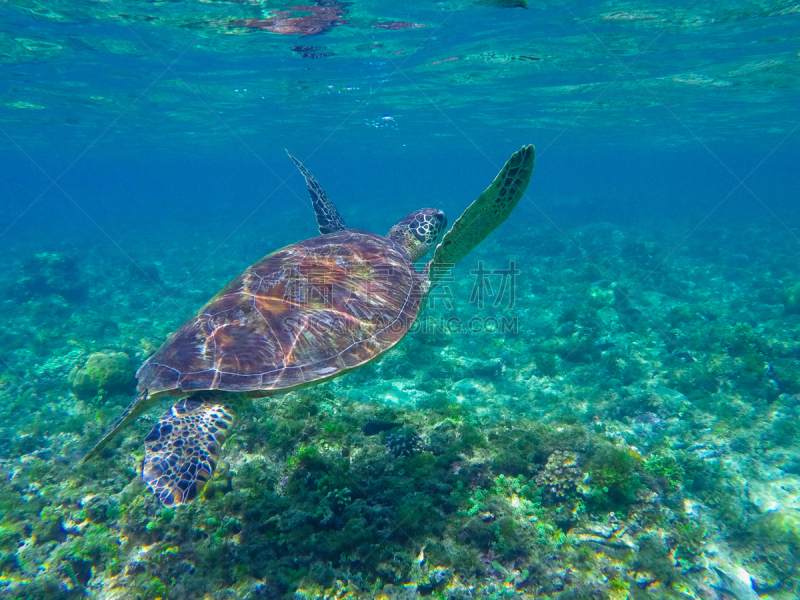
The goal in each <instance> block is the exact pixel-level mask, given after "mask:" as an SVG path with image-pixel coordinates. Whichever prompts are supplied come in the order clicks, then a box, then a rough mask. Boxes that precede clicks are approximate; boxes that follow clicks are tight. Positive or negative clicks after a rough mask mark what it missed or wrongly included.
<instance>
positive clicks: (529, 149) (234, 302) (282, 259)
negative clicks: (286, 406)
mask: <svg viewBox="0 0 800 600" xmlns="http://www.w3.org/2000/svg"><path fill="white" fill-rule="evenodd" d="M289 157H290V158H291V159H292V160H293V161H294V163H295V165H297V168H298V169H299V170H300V172H301V173H302V174H303V177H304V178H305V181H306V185H307V187H308V191H309V194H310V195H311V201H312V204H313V207H314V211H315V213H316V217H317V223H318V225H319V232H320V234H321V235H319V236H318V237H314V238H311V239H309V240H305V241H302V242H297V243H295V244H291V245H290V246H286V247H285V248H281V249H280V250H277V251H275V252H273V253H272V254H269V255H267V256H266V257H264V258H262V259H261V260H259V261H258V262H257V263H255V264H254V265H253V266H251V267H250V268H248V269H247V270H245V271H244V273H242V274H241V275H239V276H238V277H236V278H235V279H234V280H233V281H231V282H230V283H229V284H228V285H227V286H225V287H224V288H223V289H222V291H220V292H219V293H218V294H217V295H216V296H214V298H212V299H211V300H210V301H209V302H208V303H207V304H206V305H205V306H203V308H201V309H200V310H199V311H198V312H197V313H196V314H195V315H194V316H193V317H192V318H191V319H189V320H188V321H187V322H186V323H185V324H184V325H183V326H182V327H181V328H180V329H178V330H177V331H176V332H175V333H174V334H172V335H171V336H170V337H169V339H168V340H167V341H166V342H164V344H163V345H162V346H161V348H159V349H158V350H157V351H156V353H155V354H153V355H152V356H151V357H150V358H149V359H148V360H147V361H146V362H145V363H144V364H143V365H142V367H141V368H140V369H139V371H138V372H137V374H136V377H137V378H138V390H139V392H140V393H139V395H138V396H137V397H136V398H135V400H134V401H133V402H132V403H131V404H130V406H128V407H127V408H126V409H125V411H124V412H123V413H122V415H120V417H119V418H118V419H117V420H116V421H115V422H114V423H113V425H112V426H111V427H110V429H109V430H108V432H107V433H106V434H105V435H104V436H103V438H102V439H101V440H100V442H99V443H98V444H97V445H96V446H95V447H94V448H92V450H91V451H90V452H89V453H88V454H87V455H86V457H85V458H84V459H83V460H84V461H86V460H88V459H89V458H91V457H92V456H94V455H95V454H97V453H98V452H99V451H100V450H101V449H102V448H103V447H104V446H105V445H106V444H107V443H108V442H109V440H110V439H111V438H112V436H113V435H114V434H116V433H117V432H118V431H119V430H120V429H121V428H122V427H123V426H124V425H126V424H128V423H129V422H131V421H132V420H133V419H135V418H136V417H137V416H138V415H139V414H141V413H142V412H143V411H144V410H146V409H148V408H149V407H150V406H151V405H152V404H153V403H154V402H156V401H157V400H159V399H160V398H162V397H165V396H172V397H178V398H181V399H180V400H178V402H177V403H176V404H175V405H173V406H172V407H171V408H170V409H169V410H167V411H166V412H165V413H164V414H163V415H162V416H161V418H160V419H159V421H158V423H156V425H155V427H153V430H152V431H151V432H150V433H149V435H148V436H147V437H146V438H145V452H144V459H143V461H142V469H141V474H142V478H143V479H144V481H145V483H147V485H148V486H149V487H150V489H151V490H152V491H153V492H154V493H155V494H156V495H157V496H158V498H159V500H160V501H161V502H162V503H163V504H164V505H165V506H174V505H179V504H186V503H188V502H190V501H191V500H192V499H193V498H195V496H197V494H198V492H199V491H200V490H202V489H203V486H204V485H205V483H206V482H207V481H208V479H209V478H210V477H211V475H212V474H213V472H214V469H215V467H216V463H217V457H218V456H219V452H220V448H221V446H222V444H223V443H224V441H225V437H226V435H227V433H228V430H229V429H230V426H231V423H232V422H233V412H232V410H231V403H230V401H231V400H232V398H233V396H232V394H230V393H231V392H238V393H239V394H244V395H247V396H250V397H261V396H268V395H273V394H276V393H281V392H285V391H287V390H293V389H298V388H301V387H305V386H309V385H314V384H317V383H321V382H323V381H327V380H329V379H332V378H334V377H337V376H339V375H343V374H344V373H347V372H348V371H351V370H353V369H355V368H358V367H360V366H362V365H363V364H365V363H367V362H369V361H371V360H374V359H375V358H377V357H379V356H381V355H382V354H383V353H384V352H386V351H387V350H389V349H390V348H392V346H394V345H395V344H397V342H399V341H400V340H401V339H402V338H403V336H404V335H405V334H406V333H407V332H408V330H409V328H410V327H411V325H412V324H413V323H414V321H415V320H416V318H417V315H418V314H419V311H420V309H421V308H422V305H423V300H424V299H425V297H426V295H427V293H428V291H429V290H430V289H431V287H432V285H433V284H435V283H436V281H437V279H439V278H440V277H441V275H442V274H443V273H444V272H446V267H445V265H447V266H449V265H452V264H454V263H456V262H458V261H459V260H460V259H461V258H463V257H464V256H466V254H467V253H468V252H469V251H470V250H472V249H473V248H474V247H475V246H476V245H477V244H479V243H480V242H481V241H482V240H483V239H484V238H485V237H486V236H487V235H489V234H490V233H491V232H492V231H493V230H494V229H495V228H496V227H497V226H498V225H500V223H502V222H503V221H505V219H506V218H507V217H508V216H509V214H511V211H512V210H513V209H514V207H515V206H516V205H517V203H518V202H519V200H520V198H521V197H522V195H523V193H524V192H525V188H526V187H527V186H528V181H529V180H530V177H531V173H532V171H533V162H534V149H533V146H524V147H522V148H521V149H520V150H518V151H517V152H515V153H514V154H513V155H512V156H511V158H510V159H509V160H508V162H507V163H506V164H505V166H504V167H503V168H502V170H501V171H500V173H499V174H498V175H497V177H496V178H495V180H494V181H493V182H492V184H491V185H490V186H489V187H488V188H487V189H486V190H485V191H484V192H483V193H482V194H481V195H480V196H479V197H478V199H477V200H475V202H473V203H472V204H471V205H470V206H469V207H468V208H467V210H466V211H465V212H464V214H463V215H461V217H460V218H459V219H458V220H457V221H456V222H455V224H454V225H453V227H452V228H451V229H450V231H448V232H447V234H446V235H445V236H444V238H443V239H442V241H441V243H440V244H439V245H438V246H436V248H435V250H434V254H433V259H432V260H431V261H430V262H428V263H427V265H425V267H424V268H423V269H422V271H421V272H420V271H417V269H416V268H415V266H414V265H415V263H416V262H417V261H419V260H420V259H421V258H422V257H423V256H425V255H426V254H427V253H428V252H430V250H431V249H433V248H434V245H435V244H436V240H437V239H438V237H439V235H440V234H441V232H442V231H443V230H444V228H445V226H446V224H447V221H446V219H445V216H444V213H442V211H440V210H438V209H435V208H425V209H422V210H417V211H415V212H412V213H411V214H409V215H407V216H406V217H404V218H403V219H401V220H400V222H398V223H397V224H396V225H395V226H394V227H392V228H391V229H390V230H389V232H388V233H387V234H386V235H385V236H381V235H376V234H374V233H368V232H366V231H360V230H358V229H348V228H347V227H346V226H345V224H344V220H343V219H342V217H341V215H340V214H339V212H338V211H337V210H336V207H335V206H334V205H333V204H332V203H331V201H330V200H329V199H328V196H327V195H326V194H325V191H324V190H323V189H322V187H321V186H320V185H319V183H318V182H317V180H316V179H315V178H314V176H313V175H312V174H311V173H310V172H309V171H308V169H306V168H305V167H304V166H303V164H302V163H301V162H300V161H298V160H297V159H296V158H295V157H293V156H292V155H291V154H289Z"/></svg>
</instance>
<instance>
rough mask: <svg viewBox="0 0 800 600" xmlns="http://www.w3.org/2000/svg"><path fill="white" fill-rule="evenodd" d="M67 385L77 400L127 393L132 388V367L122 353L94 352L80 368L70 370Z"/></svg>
mask: <svg viewBox="0 0 800 600" xmlns="http://www.w3.org/2000/svg"><path fill="white" fill-rule="evenodd" d="M69 383H70V385H71V386H72V391H73V392H74V393H75V395H76V396H78V397H79V398H91V397H93V396H96V395H97V394H98V393H100V392H123V391H129V390H131V388H132V387H133V386H134V372H133V365H132V363H131V359H130V357H129V356H128V355H127V354H125V353H124V352H96V353H94V354H92V355H90V356H89V358H88V359H87V360H86V363H85V364H84V365H83V366H82V367H75V368H74V369H73V370H72V372H71V373H70V374H69Z"/></svg>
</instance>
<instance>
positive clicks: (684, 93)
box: [0, 0, 800, 600]
mask: <svg viewBox="0 0 800 600" xmlns="http://www.w3.org/2000/svg"><path fill="white" fill-rule="evenodd" d="M503 4H506V6H503ZM508 4H521V3H502V2H467V1H455V0H453V1H451V0H447V1H444V2H436V3H426V4H422V3H420V4H419V5H415V4H413V3H411V4H410V3H396V2H395V3H390V2H386V1H385V0H371V1H364V2H362V1H359V0H355V1H353V2H351V3H337V2H324V1H323V2H321V3H320V4H313V5H306V6H305V7H300V8H297V7H296V5H294V4H291V3H289V2H278V1H274V2H273V1H267V0H254V1H251V2H244V1H241V2H240V1H231V2H228V1H208V2H189V1H173V2H132V1H127V2H122V1H116V0H114V1H110V2H66V1H64V2H60V1H48V2H44V1H34V0H7V1H5V2H2V3H0V248H1V249H2V251H0V311H2V313H1V314H2V315H3V317H2V321H3V323H4V325H3V327H2V328H0V402H2V406H3V407H4V409H0V475H2V481H0V518H2V524H1V525H0V571H2V575H1V576H0V597H10V598H36V599H37V600H38V599H44V598H70V599H71V598H84V597H86V598H143V599H155V598H160V597H164V598H171V599H173V598H180V599H183V598H187V599H193V598H215V599H216V598H237V599H238V598H241V599H244V598H250V599H253V598H262V597H263V598H280V597H287V598H377V597H385V598H398V599H400V598H404V599H405V598H417V597H437V598H447V599H448V600H457V599H460V598H467V597H470V598H472V597H479V598H501V597H509V598H511V597H526V598H554V599H555V598H564V599H566V598H589V597H593V598H595V597H596V598H608V599H609V600H622V599H624V598H630V599H632V600H638V599H640V598H687V597H688V598H730V597H734V598H737V599H739V600H742V599H752V598H755V597H758V596H762V597H768V598H776V599H786V600H790V599H792V598H796V597H798V594H800V537H798V532H800V513H798V511H800V427H799V426H798V424H797V423H798V419H800V367H798V365H797V360H798V358H800V350H798V345H797V344H798V335H800V262H799V261H800V237H798V236H800V192H799V191H798V190H800V168H798V164H800V143H799V140H800V137H798V136H800V134H799V133H798V131H797V130H798V128H800V45H798V42H799V41H800V6H799V5H797V4H796V3H794V2H785V1H779V2H743V1H731V2H718V3H701V2H685V3H678V4H675V3H657V2H645V1H636V2H634V1H630V2H599V1H581V2H573V1H570V0H566V1H564V2H561V1H554V2H550V1H547V2H539V3H531V4H530V6H528V7H527V8H522V7H521V6H518V5H517V6H507V5H508ZM315 11H317V12H319V13H320V14H322V13H324V14H326V15H330V14H331V13H330V12H325V11H333V12H334V13H335V14H334V16H333V17H325V18H322V20H321V21H320V20H317V21H315V22H314V23H309V21H308V20H307V21H303V22H300V24H301V26H304V27H311V26H314V27H318V28H322V29H323V31H321V32H320V33H317V34H315V35H308V36H301V34H300V33H293V34H281V33H278V32H275V31H269V30H265V29H257V28H253V27H252V26H251V27H247V26H245V25H244V23H245V22H247V21H248V20H255V21H259V22H262V23H266V22H267V21H270V19H272V21H274V20H275V19H276V18H283V19H298V18H301V19H302V18H304V17H308V15H310V14H311V15H313V14H314V13H315ZM276 15H277V16H276ZM281 15H283V16H282V17H281ZM326 19H327V20H326ZM294 22H295V23H297V21H294ZM251 25H252V21H251ZM269 26H270V27H272V25H269ZM264 27H267V25H264ZM528 143H533V144H535V146H536V150H537V158H536V166H535V169H534V173H533V178H532V181H531V184H530V187H529V188H528V191H527V193H526V195H525V197H524V198H523V199H522V201H521V202H520V204H519V206H518V207H517V208H516V210H515V211H514V213H513V215H512V217H511V219H509V221H508V222H507V223H505V224H504V225H502V226H501V228H500V229H498V230H497V231H496V232H495V233H494V234H493V235H492V236H491V237H490V238H489V239H487V240H486V241H485V242H484V243H483V244H482V245H481V246H480V247H479V248H478V249H476V250H475V251H474V252H473V254H471V255H470V256H469V257H468V258H467V259H465V260H464V261H463V262H462V263H461V264H460V265H459V266H458V267H457V268H456V269H455V270H454V275H455V277H456V278H455V282H454V283H453V284H452V290H453V292H454V306H453V307H443V306H441V305H440V306H438V307H437V306H433V307H429V309H428V311H427V313H426V315H427V316H428V317H430V318H432V319H434V320H436V319H446V318H448V317H452V316H457V317H458V318H460V319H461V320H462V321H466V320H467V319H469V318H471V317H473V316H478V317H480V318H483V319H486V318H495V319H502V318H508V319H515V323H516V324H517V325H518V327H516V328H515V330H514V331H508V332H496V331H490V332H482V333H477V334H464V335H461V334H459V333H458V332H453V331H449V332H447V331H446V332H442V331H441V330H436V329H434V330H427V331H426V330H420V331H414V332H412V333H411V334H409V336H407V338H406V339H405V340H404V341H403V342H402V343H401V344H400V345H398V347H397V348H396V349H394V350H393V351H392V352H391V353H389V354H388V355H387V356H386V357H385V358H383V359H382V360H381V361H380V362H378V363H375V364H371V365H368V366H366V367H364V368H363V369H361V370H359V371H358V372H355V373H352V374H349V375H348V376H347V377H344V378H341V379H338V380H336V381H334V382H331V383H327V384H324V385H322V386H319V387H316V388H312V389H310V390H307V391H306V390H304V391H298V392H293V393H291V394H288V395H286V396H281V397H279V398H276V399H269V400H262V401H259V402H256V403H255V404H254V405H253V406H250V407H248V408H244V409H242V412H241V413H240V414H238V415H237V421H236V429H235V431H234V434H233V435H232V437H231V440H230V441H229V442H228V444H227V445H226V446H225V449H224V451H223V456H222V458H223V460H222V461H221V466H220V468H219V469H218V471H219V473H218V476H217V477H216V478H215V479H214V480H212V483H211V484H209V486H210V490H211V491H210V492H208V493H207V494H206V495H205V496H204V497H203V498H201V499H199V500H198V501H197V502H196V503H194V504H192V505H191V506H189V507H186V508H182V509H180V510H178V511H171V510H165V509H163V508H162V507H160V506H159V505H158V503H157V502H156V501H155V500H154V499H153V498H152V497H151V496H150V495H149V493H148V492H147V491H146V489H145V488H144V486H143V485H142V484H141V483H140V482H139V481H138V473H137V469H138V465H139V463H140V461H141V456H142V448H141V446H142V439H143V437H144V436H145V435H146V433H147V431H149V429H150V428H151V427H152V424H153V422H154V419H155V418H156V417H157V413H158V412H159V411H160V410H162V409H163V408H166V405H165V406H164V407H162V408H160V409H158V410H154V411H153V413H151V414H150V416H149V417H144V418H143V419H141V420H140V421H139V422H138V423H137V424H136V425H132V426H131V427H129V428H128V430H126V434H125V435H123V436H121V438H120V439H119V440H118V441H116V442H115V443H114V444H112V446H111V447H110V450H108V451H106V453H105V454H104V456H101V457H100V458H99V459H98V460H96V461H93V462H91V463H89V464H88V465H86V466H78V460H79V459H80V457H81V456H82V455H83V454H85V452H86V451H87V450H88V449H89V448H90V447H91V446H92V444H93V443H94V442H96V441H97V439H99V437H100V435H101V434H102V431H103V429H104V428H105V427H106V426H107V425H108V423H109V422H110V421H111V420H112V419H113V418H114V416H115V415H116V414H118V413H119V412H120V411H121V410H122V409H123V408H124V407H125V406H126V405H127V404H128V403H129V402H130V399H131V397H132V395H133V391H134V388H135V382H134V381H133V372H134V370H135V369H136V368H138V366H139V365H140V364H141V363H142V362H143V361H144V360H146V359H147V357H148V356H149V355H150V354H152V352H153V351H154V350H155V349H156V348H157V347H158V346H159V345H160V344H161V343H162V342H163V341H164V340H165V339H166V337H167V335H168V334H169V333H170V332H171V331H174V330H175V329H176V328H177V327H179V326H180V325H181V324H182V323H183V322H184V321H185V320H186V319H187V318H189V317H190V316H191V315H192V314H193V313H194V312H195V311H196V310H197V309H198V308H199V307H200V306H202V305H203V304H204V303H205V302H206V301H207V300H208V299H209V298H210V297H211V296H213V294H214V293H215V292H216V291H217V290H219V289H220V288H221V287H222V286H223V285H224V284H225V283H226V282H228V281H229V280H230V279H231V278H232V277H234V276H235V275H236V274H238V273H239V272H241V270H243V269H244V268H245V267H247V266H248V265H249V264H251V263H253V262H254V261H255V260H257V259H259V258H261V257H262V256H263V255H265V254H267V253H268V252H271V251H272V250H275V249H277V248H279V247H281V246H284V245H286V244H289V243H292V242H295V241H298V240H301V239H305V238H308V237H312V236H314V235H316V234H317V230H316V225H315V221H314V215H313V211H312V210H311V206H310V202H309V200H308V196H307V192H306V189H305V185H304V183H303V180H302V177H301V176H300V175H299V173H298V172H297V171H296V170H295V168H294V166H293V164H292V163H291V161H290V160H289V159H288V158H287V156H286V154H285V152H284V149H288V150H289V151H291V152H292V153H293V154H294V155H295V156H297V157H298V158H299V159H300V160H302V161H303V162H304V163H305V165H306V166H307V167H308V168H309V169H310V170H311V172H312V173H314V174H315V175H316V177H317V178H318V180H319V181H320V183H321V184H322V185H323V187H324V188H325V189H326V191H327V193H328V195H329V196H330V198H331V199H332V200H333V202H334V203H335V204H336V205H337V207H338V208H339V210H340V212H341V214H342V216H343V217H344V219H345V221H346V222H347V224H348V226H351V227H355V228H359V229H365V230H369V231H373V232H376V233H385V232H386V231H388V230H389V228H390V227H391V226H392V225H393V224H394V223H396V222H397V221H398V220H399V219H400V218H401V217H402V216H404V215H405V214H407V213H409V212H410V211H412V210H415V209H417V208H421V207H428V206H429V207H435V208H439V209H441V210H444V211H445V213H446V214H447V216H448V219H449V221H450V222H451V223H452V222H453V221H454V220H455V219H456V218H457V217H458V216H459V215H460V214H461V212H462V211H463V210H464V208H465V207H466V206H467V205H468V204H469V203H470V202H472V200H474V199H475V198H476V197H477V196H478V194H479V193H480V192H481V191H482V190H483V189H484V188H485V187H486V186H487V185H488V184H489V183H490V182H491V181H492V179H493V177H494V176H495V175H496V174H497V172H498V171H499V170H500V168H501V167H502V165H503V164H504V163H505V161H506V160H507V159H508V157H509V156H510V155H511V154H512V153H513V152H514V151H515V150H517V149H519V147H520V146H522V145H523V144H528ZM510 260H515V261H517V266H518V268H519V269H520V271H521V273H520V276H519V281H518V286H517V295H516V297H515V302H514V304H513V306H511V305H509V304H508V303H507V302H505V301H504V302H502V303H498V306H491V305H489V306H486V307H483V308H480V307H477V306H475V305H474V303H471V302H470V296H471V294H472V292H473V291H474V287H473V284H474V274H473V273H471V271H470V270H471V269H475V268H476V267H477V266H478V265H479V264H480V263H479V261H484V263H485V264H486V265H487V266H488V267H489V268H504V267H507V266H508V264H509V261H510ZM119 353H124V358H120V356H121V355H120V354H119ZM100 354H102V355H103V356H102V357H101V359H102V360H110V361H111V363H109V364H112V366H113V368H110V370H109V371H108V373H106V374H104V375H102V376H98V377H100V379H92V377H93V375H92V374H91V373H90V369H89V367H88V366H87V365H91V364H95V363H92V358H91V357H93V356H95V357H96V356H98V355H100ZM108 356H111V357H112V358H111V359H109V358H108ZM98 360H100V359H98ZM115 361H116V362H115ZM103 377H105V379H103ZM376 423H377V424H380V425H381V426H384V425H385V426H386V427H387V428H389V429H387V430H386V431H383V432H381V433H380V434H377V435H374V436H373V435H367V434H366V433H365V432H366V431H367V430H368V429H369V427H368V426H369V425H370V424H372V425H375V424H376ZM395 426H396V427H401V426H402V429H400V430H397V429H395V434H394V435H395V437H391V436H392V434H391V433H388V431H390V430H391V427H395ZM398 431H399V432H398ZM397 436H400V437H402V436H406V437H404V438H403V439H404V440H406V441H407V443H408V444H409V447H413V448H414V450H413V451H412V452H411V453H410V454H409V455H408V456H406V455H404V454H402V452H398V451H396V449H395V448H396V444H397V443H398V442H397V440H398V439H400V437H397ZM408 440H410V441H408ZM404 443H406V442H404ZM415 444H416V445H415Z"/></svg>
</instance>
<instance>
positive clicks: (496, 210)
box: [428, 145, 535, 282]
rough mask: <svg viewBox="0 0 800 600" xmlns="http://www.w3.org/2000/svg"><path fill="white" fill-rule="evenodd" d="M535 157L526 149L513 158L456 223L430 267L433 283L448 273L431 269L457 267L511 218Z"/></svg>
mask: <svg viewBox="0 0 800 600" xmlns="http://www.w3.org/2000/svg"><path fill="white" fill-rule="evenodd" d="M534 157H535V151H534V149H533V146H532V145H528V146H523V147H522V148H520V149H519V150H517V151H516V152H515V153H514V154H512V155H511V158H509V159H508V162H507V163H506V164H505V166H503V168H502V169H500V173H498V174H497V177H495V179H494V181H493V182H492V185H490V186H489V187H488V188H486V190H484V192H483V193H482V194H481V195H480V196H478V199H477V200H475V202H473V203H472V204H470V205H469V206H468V207H467V210H465V211H464V214H463V215H461V216H460V217H459V218H458V220H457V221H456V222H455V223H453V227H452V228H451V229H450V231H448V232H447V233H446V234H445V236H444V237H443V238H442V241H441V243H440V244H439V245H438V246H436V250H435V251H434V253H433V260H431V261H430V262H429V263H428V272H429V277H430V280H431V282H435V281H436V279H438V278H439V277H441V276H442V275H443V274H444V272H445V270H442V269H434V268H431V267H432V266H433V265H448V266H449V265H454V264H455V263H457V262H458V261H459V260H461V259H462V258H464V257H465V256H466V255H467V254H469V253H470V251H471V250H472V249H473V248H474V247H475V246H477V245H478V244H480V243H481V242H482V241H483V240H484V239H486V236H488V235H489V234H490V233H492V231H494V230H495V229H496V228H497V226H498V225H500V224H501V223H502V222H503V221H505V220H506V219H507V218H508V216H509V215H510V214H511V211H512V210H514V207H515V206H516V205H517V203H518V202H519V201H520V199H521V198H522V196H523V195H524V194H525V189H526V188H527V187H528V182H529V181H530V179H531V174H532V173H533V162H534Z"/></svg>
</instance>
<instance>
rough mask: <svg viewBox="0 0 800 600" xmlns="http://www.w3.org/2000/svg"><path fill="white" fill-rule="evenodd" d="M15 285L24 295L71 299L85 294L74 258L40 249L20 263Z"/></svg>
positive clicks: (21, 295) (21, 294)
mask: <svg viewBox="0 0 800 600" xmlns="http://www.w3.org/2000/svg"><path fill="white" fill-rule="evenodd" d="M15 289H16V292H17V294H18V295H19V296H20V297H23V298H35V297H44V296H51V295H54V294H55V295H59V296H61V297H63V298H64V299H65V300H68V301H70V302H72V301H75V300H80V299H82V298H84V297H85V296H86V286H85V285H84V284H83V283H82V282H81V280H80V274H79V272H78V268H77V266H76V264H75V261H74V259H73V258H71V257H70V256H68V255H66V254H59V253H53V252H42V253H40V254H35V255H33V256H32V257H30V258H29V259H28V260H27V261H25V264H24V265H23V267H22V273H21V275H20V276H19V277H18V278H17V281H16V285H15Z"/></svg>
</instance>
